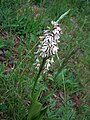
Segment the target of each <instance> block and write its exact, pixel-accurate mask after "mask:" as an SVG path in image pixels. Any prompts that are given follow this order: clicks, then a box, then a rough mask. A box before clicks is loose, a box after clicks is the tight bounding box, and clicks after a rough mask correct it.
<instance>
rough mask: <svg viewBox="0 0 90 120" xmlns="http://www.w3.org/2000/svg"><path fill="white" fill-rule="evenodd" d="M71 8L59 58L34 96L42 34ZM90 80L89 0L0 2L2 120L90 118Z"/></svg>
mask: <svg viewBox="0 0 90 120" xmlns="http://www.w3.org/2000/svg"><path fill="white" fill-rule="evenodd" d="M69 9H71V11H70V13H69V14H68V15H67V16H65V18H64V19H62V20H61V23H60V26H61V28H62V32H63V34H62V36H61V38H60V43H59V48H60V49H59V59H58V58H57V57H56V58H55V63H54V65H53V67H52V68H51V70H50V71H49V72H48V75H44V74H40V77H39V79H38V84H37V86H36V89H35V90H36V94H35V98H32V97H31V92H32V88H33V85H34V82H35V78H36V76H37V74H38V71H37V70H36V69H35V66H34V65H33V64H34V63H35V55H34V52H35V51H36V49H37V44H38V42H39V39H38V36H39V35H40V34H41V33H42V30H43V29H46V28H47V26H49V27H50V26H51V24H50V22H51V21H52V20H57V19H58V18H59V16H60V15H62V14H63V13H65V12H66V11H67V10H69ZM89 80H90V1H89V0H1V1H0V93H1V95H0V120H4V119H6V120H90V111H89V110H90V108H89V104H90V101H89V99H90V87H89V85H90V82H89ZM40 86H41V87H40Z"/></svg>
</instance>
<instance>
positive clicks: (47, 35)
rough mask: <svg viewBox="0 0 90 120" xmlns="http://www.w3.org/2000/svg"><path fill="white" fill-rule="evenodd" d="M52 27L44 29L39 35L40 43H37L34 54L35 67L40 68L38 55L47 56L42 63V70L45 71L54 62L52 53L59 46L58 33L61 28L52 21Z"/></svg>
mask: <svg viewBox="0 0 90 120" xmlns="http://www.w3.org/2000/svg"><path fill="white" fill-rule="evenodd" d="M51 24H52V27H53V29H52V30H50V29H48V30H44V31H43V34H42V36H40V37H39V40H40V44H39V45H38V50H37V52H35V56H36V63H35V65H36V68H37V69H39V68H40V57H41V58H42V59H44V58H47V59H46V62H45V65H44V72H47V71H48V70H49V68H50V66H51V65H52V63H53V62H54V59H53V57H54V55H55V54H57V53H58V50H59V47H58V43H59V42H60V41H59V39H60V35H61V34H62V30H61V28H60V25H59V24H58V23H57V22H55V21H52V22H51Z"/></svg>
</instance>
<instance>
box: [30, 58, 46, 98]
mask: <svg viewBox="0 0 90 120" xmlns="http://www.w3.org/2000/svg"><path fill="white" fill-rule="evenodd" d="M45 62H46V58H44V59H43V61H42V64H41V66H40V69H39V72H38V74H37V77H36V79H35V83H34V85H33V89H32V94H31V95H32V97H33V95H34V91H35V87H36V85H37V82H38V78H39V76H40V73H41V72H42V69H43V66H44V64H45Z"/></svg>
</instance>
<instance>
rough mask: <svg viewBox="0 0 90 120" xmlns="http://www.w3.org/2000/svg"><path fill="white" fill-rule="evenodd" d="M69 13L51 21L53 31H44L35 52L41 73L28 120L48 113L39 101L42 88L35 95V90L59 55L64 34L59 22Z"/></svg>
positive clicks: (34, 119) (35, 83)
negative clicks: (59, 45)
mask: <svg viewBox="0 0 90 120" xmlns="http://www.w3.org/2000/svg"><path fill="white" fill-rule="evenodd" d="M69 11H70V10H68V11H67V12H65V13H64V14H63V15H61V16H60V17H59V19H58V20H57V21H51V24H52V30H50V28H48V29H47V30H44V31H43V34H42V36H40V37H39V40H40V44H39V45H38V46H37V48H38V50H37V51H36V52H35V57H36V63H35V64H34V65H35V66H36V69H37V70H39V72H38V74H37V76H36V79H35V82H34V85H33V89H32V94H31V95H32V102H31V105H30V107H29V110H28V120H41V119H42V116H43V115H44V114H45V113H46V111H47V107H44V108H43V107H42V104H41V103H40V102H39V101H38V97H39V95H40V93H41V91H42V87H40V88H39V90H38V92H37V93H35V88H36V85H37V83H38V79H39V76H40V74H41V72H43V73H46V72H48V70H49V68H50V66H51V65H52V64H53V63H54V55H57V54H58V50H59V47H58V43H59V42H60V41H59V39H60V36H61V34H62V29H61V27H60V25H59V21H60V20H61V19H63V17H64V16H65V15H67V14H68V13H69ZM40 59H42V63H40ZM37 108H38V109H37Z"/></svg>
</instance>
